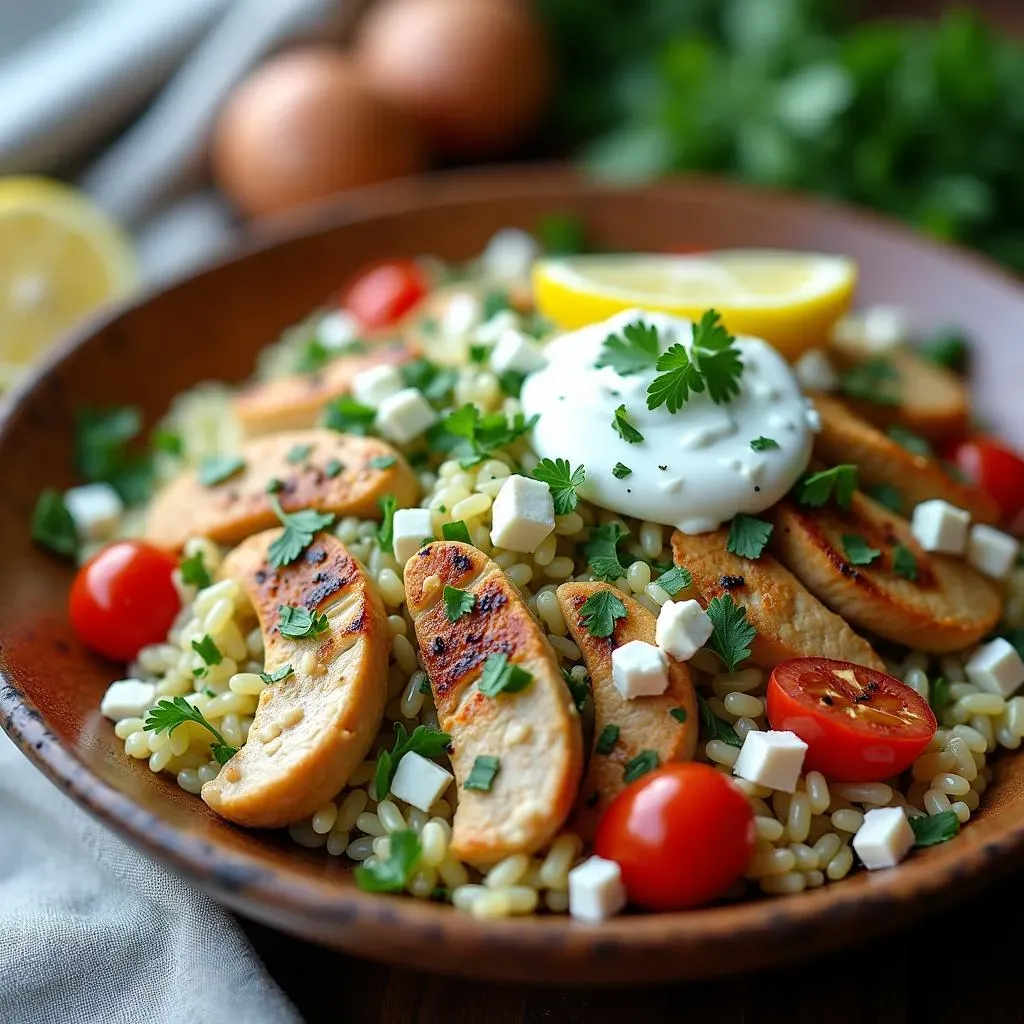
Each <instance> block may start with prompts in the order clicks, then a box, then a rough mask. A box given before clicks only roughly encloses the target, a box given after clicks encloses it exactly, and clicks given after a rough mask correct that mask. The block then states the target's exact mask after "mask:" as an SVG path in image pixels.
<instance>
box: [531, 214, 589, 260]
mask: <svg viewBox="0 0 1024 1024" xmlns="http://www.w3.org/2000/svg"><path fill="white" fill-rule="evenodd" d="M534 234H535V235H536V236H537V241H538V242H540V244H541V246H542V247H543V249H544V251H545V252H546V253H548V254H550V255H552V256H576V255H578V254H579V253H581V252H586V251H587V238H586V229H585V228H584V226H583V221H582V220H581V218H580V217H579V216H578V215H577V214H575V213H567V212H561V211H558V212H553V213H548V214H545V215H544V216H543V217H541V219H540V220H539V221H538V222H537V229H536V231H535V232H534Z"/></svg>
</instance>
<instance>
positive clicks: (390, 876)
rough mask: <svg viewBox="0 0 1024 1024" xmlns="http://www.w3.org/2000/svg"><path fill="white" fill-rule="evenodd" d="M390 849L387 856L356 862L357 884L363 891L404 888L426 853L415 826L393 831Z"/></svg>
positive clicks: (393, 890) (397, 890)
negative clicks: (380, 858)
mask: <svg viewBox="0 0 1024 1024" xmlns="http://www.w3.org/2000/svg"><path fill="white" fill-rule="evenodd" d="M388 849H389V853H388V856H387V859H386V860H379V859H377V860H375V862H374V863H373V864H371V865H370V866H369V867H367V866H366V865H365V864H359V865H357V866H356V870H355V878H356V886H357V887H358V888H359V889H361V890H362V891H363V892H402V891H403V890H404V889H405V887H406V886H407V885H408V884H409V880H410V879H411V878H412V875H413V872H414V871H415V870H416V865H417V864H419V861H420V856H421V855H422V853H423V848H422V847H421V846H420V838H419V836H418V835H416V833H415V832H414V831H413V830H412V829H411V828H404V829H402V830H401V831H399V832H392V833H391V835H390V836H388Z"/></svg>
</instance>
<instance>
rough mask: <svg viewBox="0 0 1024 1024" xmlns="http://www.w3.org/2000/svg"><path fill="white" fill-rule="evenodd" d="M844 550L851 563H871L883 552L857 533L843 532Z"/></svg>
mask: <svg viewBox="0 0 1024 1024" xmlns="http://www.w3.org/2000/svg"><path fill="white" fill-rule="evenodd" d="M843 550H844V551H845V552H846V560H847V561H848V562H849V563H850V565H870V564H871V563H872V562H873V561H874V560H875V559H876V558H877V557H878V556H879V555H880V554H881V553H882V552H881V551H879V550H878V548H873V547H871V546H870V545H869V544H868V542H867V541H866V540H865V539H864V538H863V537H861V536H860V535H859V534H856V533H844V534H843Z"/></svg>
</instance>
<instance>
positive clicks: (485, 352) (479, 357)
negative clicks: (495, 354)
mask: <svg viewBox="0 0 1024 1024" xmlns="http://www.w3.org/2000/svg"><path fill="white" fill-rule="evenodd" d="M490 354H491V347H490V345H470V346H469V361H470V362H471V363H475V364H476V365H477V366H482V365H483V364H484V363H486V362H487V358H488V356H490Z"/></svg>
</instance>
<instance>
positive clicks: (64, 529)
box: [31, 487, 78, 558]
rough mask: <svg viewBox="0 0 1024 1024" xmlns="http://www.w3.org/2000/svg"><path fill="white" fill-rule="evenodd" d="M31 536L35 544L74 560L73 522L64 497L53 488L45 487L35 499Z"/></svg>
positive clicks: (74, 538) (75, 548)
mask: <svg viewBox="0 0 1024 1024" xmlns="http://www.w3.org/2000/svg"><path fill="white" fill-rule="evenodd" d="M31 536H32V539H33V540H34V541H35V542H36V543H37V544H42V545H43V547H46V548H49V549H50V550H51V551H53V552H55V553H56V554H58V555H67V556H68V557H70V558H74V556H75V554H76V553H77V551H78V530H77V529H76V528H75V520H74V519H73V518H72V515H71V513H70V512H69V511H68V507H67V505H65V504H64V495H63V494H61V492H60V491H58V490H56V489H55V488H53V487H47V488H46V490H44V491H42V492H40V494H39V497H38V498H37V499H36V507H35V511H34V512H33V513H32V527H31Z"/></svg>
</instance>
